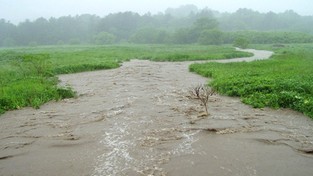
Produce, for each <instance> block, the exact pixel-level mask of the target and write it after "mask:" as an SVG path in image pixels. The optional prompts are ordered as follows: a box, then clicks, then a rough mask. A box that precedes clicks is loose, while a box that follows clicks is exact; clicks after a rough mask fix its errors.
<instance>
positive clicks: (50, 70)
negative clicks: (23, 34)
mask: <svg viewBox="0 0 313 176" xmlns="http://www.w3.org/2000/svg"><path fill="white" fill-rule="evenodd" d="M250 55H251V54H249V53H244V52H239V51H235V50H234V48H232V47H231V46H200V45H117V46H45V47H30V48H6V49H0V78H1V79H0V114H1V113H3V112H5V111H7V110H13V109H20V108H22V107H26V106H32V107H35V108H39V107H40V105H42V104H43V103H45V102H48V101H51V100H59V99H62V98H69V97H73V96H75V93H74V92H73V91H72V90H71V88H68V87H58V79H57V77H56V75H57V74H66V73H75V72H82V71H92V70H99V69H112V68H117V67H119V66H120V64H121V63H122V62H125V61H128V60H130V59H149V60H153V61H185V60H207V59H225V58H233V57H246V56H250Z"/></svg>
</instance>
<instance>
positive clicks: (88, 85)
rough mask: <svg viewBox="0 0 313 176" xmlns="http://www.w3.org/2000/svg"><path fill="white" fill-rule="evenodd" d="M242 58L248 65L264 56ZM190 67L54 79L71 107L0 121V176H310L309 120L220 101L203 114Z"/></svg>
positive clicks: (312, 136)
mask: <svg viewBox="0 0 313 176" xmlns="http://www.w3.org/2000/svg"><path fill="white" fill-rule="evenodd" d="M249 51H250V52H254V53H255V56H254V57H252V58H248V61H252V60H254V59H266V58H268V57H269V56H270V55H271V54H272V53H271V52H267V51H255V50H249ZM232 61H242V59H237V60H232ZM219 62H229V60H227V61H226V60H225V61H219ZM191 63H192V62H176V63H170V62H150V61H142V60H132V61H130V62H126V63H124V64H123V66H122V67H120V68H118V69H114V70H104V71H96V72H85V73H78V74H71V75H61V76H60V79H61V80H62V84H69V85H71V86H72V87H73V88H74V89H75V90H76V91H77V92H78V94H79V96H78V97H77V98H76V99H68V100H63V101H61V102H51V103H48V104H46V105H44V106H43V107H41V108H40V109H39V110H34V109H31V108H26V109H23V110H18V111H12V112H7V113H6V114H4V115H3V116H1V126H0V138H1V141H0V175H46V176H49V175H93V176H100V175H101V176H102V175H112V176H115V175H116V176H120V175H130V176H132V175H133V176H137V175H143V176H144V175H159V176H162V175H169V176H171V175H173V176H176V175H177V176H183V175H186V176H189V175H199V176H202V175H204V176H206V175H232V176H233V175H240V176H241V175H262V176H263V175H275V176H277V175H278V176H279V175H284V176H286V175H311V174H312V173H313V168H312V166H313V157H312V153H313V131H312V127H313V122H312V120H310V119H309V118H308V117H305V116H303V115H302V114H300V113H297V112H294V111H291V110H285V109H283V110H272V109H267V108H265V109H253V108H251V107H250V106H247V105H244V104H242V103H241V102H240V100H239V99H237V98H230V97H224V96H220V95H214V96H212V97H211V98H210V102H209V113H210V115H209V116H208V117H205V116H202V115H201V114H203V113H202V111H203V110H204V109H203V107H202V106H201V105H200V103H199V102H198V100H196V99H192V98H190V96H189V89H190V88H191V87H193V86H195V85H198V84H205V83H206V82H207V81H208V80H207V79H206V78H203V77H200V76H198V75H196V74H193V73H190V72H188V65H190V64H191Z"/></svg>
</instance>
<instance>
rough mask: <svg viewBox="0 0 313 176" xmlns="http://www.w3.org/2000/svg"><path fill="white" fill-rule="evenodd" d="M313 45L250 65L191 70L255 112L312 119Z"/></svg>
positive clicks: (212, 65) (201, 66)
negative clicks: (271, 110)
mask: <svg viewBox="0 0 313 176" xmlns="http://www.w3.org/2000/svg"><path fill="white" fill-rule="evenodd" d="M312 51H313V45H312V44H311V45H293V46H292V47H289V48H288V50H286V49H285V48H282V49H276V50H275V53H276V54H275V55H274V56H273V57H272V59H270V60H262V61H255V62H251V63H245V62H242V63H229V64H219V63H206V64H193V65H191V66H190V70H191V71H193V72H196V73H198V74H201V75H203V76H207V77H212V78H214V80H213V81H212V82H211V83H210V85H211V86H212V87H213V88H214V89H215V90H217V91H218V92H219V93H222V94H226V95H229V96H239V97H241V99H242V101H243V102H244V103H247V104H250V105H252V106H253V107H255V108H262V107H272V108H291V109H294V110H297V111H300V112H303V113H304V114H306V115H307V116H309V117H311V118H313V79H312V78H313V69H312V67H313V60H312V58H313V52H312Z"/></svg>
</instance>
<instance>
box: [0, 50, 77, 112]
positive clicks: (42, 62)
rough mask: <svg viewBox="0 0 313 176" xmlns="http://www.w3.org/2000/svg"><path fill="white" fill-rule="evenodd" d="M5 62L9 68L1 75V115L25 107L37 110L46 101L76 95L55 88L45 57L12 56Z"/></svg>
mask: <svg viewBox="0 0 313 176" xmlns="http://www.w3.org/2000/svg"><path fill="white" fill-rule="evenodd" d="M2 62H4V60H2ZM6 62H9V63H8V67H9V68H7V70H6V72H1V73H0V76H1V78H3V80H2V81H1V84H0V113H4V112H5V111H8V110H13V109H20V108H22V107H26V106H31V107H34V108H39V107H40V106H41V105H42V104H44V103H46V102H48V101H51V100H59V99H61V98H69V97H73V96H74V95H75V93H74V91H73V90H71V89H69V88H62V87H58V86H57V84H58V80H57V78H56V77H55V76H54V75H53V73H52V72H51V70H52V65H51V63H50V62H49V56H48V55H45V54H33V55H32V54H22V53H16V54H14V53H13V54H12V53H11V56H10V59H9V60H7V61H6Z"/></svg>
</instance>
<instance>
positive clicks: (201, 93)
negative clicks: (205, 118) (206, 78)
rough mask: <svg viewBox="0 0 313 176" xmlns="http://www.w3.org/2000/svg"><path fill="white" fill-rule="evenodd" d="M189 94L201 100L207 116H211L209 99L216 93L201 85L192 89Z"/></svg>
mask: <svg viewBox="0 0 313 176" xmlns="http://www.w3.org/2000/svg"><path fill="white" fill-rule="evenodd" d="M189 93H190V95H191V96H192V97H195V98H196V99H198V100H200V102H201V103H202V105H203V106H204V109H205V112H206V115H209V112H208V102H209V98H210V97H211V96H212V95H214V94H215V91H214V90H212V89H211V88H210V87H208V86H205V85H203V84H199V85H197V86H195V87H193V88H191V89H190V91H189Z"/></svg>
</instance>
